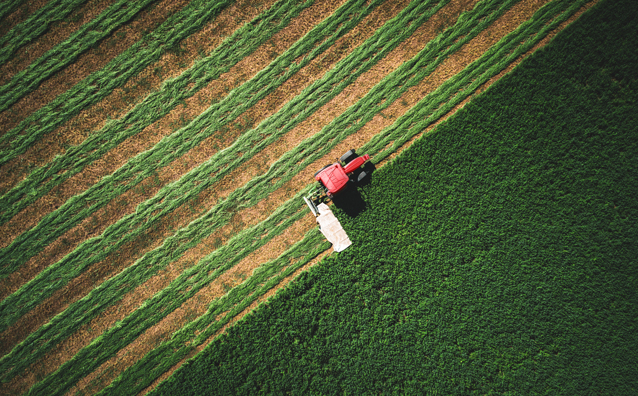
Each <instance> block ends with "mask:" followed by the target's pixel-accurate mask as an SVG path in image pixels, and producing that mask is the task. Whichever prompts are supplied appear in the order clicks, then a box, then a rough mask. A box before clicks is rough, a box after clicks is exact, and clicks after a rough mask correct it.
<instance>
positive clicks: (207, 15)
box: [0, 0, 231, 166]
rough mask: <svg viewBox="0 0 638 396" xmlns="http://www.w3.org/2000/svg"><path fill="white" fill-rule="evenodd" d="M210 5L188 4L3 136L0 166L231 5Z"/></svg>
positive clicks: (197, 0)
mask: <svg viewBox="0 0 638 396" xmlns="http://www.w3.org/2000/svg"><path fill="white" fill-rule="evenodd" d="M211 2H212V0H193V1H191V2H190V3H189V4H188V5H187V6H186V7H184V8H183V9H181V10H180V11H179V12H178V13H176V14H173V15H171V16H170V17H169V18H168V19H167V20H166V21H165V22H164V23H162V24H161V25H160V26H159V27H158V28H157V29H155V30H154V31H153V32H151V33H150V34H149V35H148V36H146V37H144V38H143V39H142V40H140V41H138V42H137V43H135V44H134V45H133V46H132V47H130V48H129V49H127V50H126V51H124V52H123V53H122V54H120V55H118V56H117V57H115V59H113V60H112V61H111V62H109V63H108V65H107V66H106V67H104V68H102V69H100V70H98V71H96V72H94V73H92V74H91V75H89V76H88V77H86V78H85V79H84V80H82V81H81V82H79V83H78V84H76V85H74V86H73V87H72V88H71V89H69V90H68V91H66V92H64V93H63V94H61V95H59V96H58V97H56V98H55V99H54V100H53V101H51V102H50V103H49V104H47V105H46V106H44V107H42V108H41V109H39V110H37V111H35V112H34V113H32V114H31V115H29V116H28V117H27V118H26V119H25V120H23V121H22V122H20V124H19V125H18V126H16V127H15V128H13V129H11V130H10V131H8V132H7V133H5V134H3V135H2V136H1V137H0V148H2V155H1V156H0V166H2V165H4V164H5V163H7V162H8V161H10V160H12V159H13V158H15V157H16V156H18V155H20V154H22V153H24V152H25V151H26V150H27V149H28V148H29V147H30V146H31V145H32V144H33V143H34V142H36V141H37V140H38V139H40V137H41V136H43V135H45V134H47V133H50V132H51V131H53V130H54V129H55V128H57V127H58V126H60V125H62V124H63V123H65V122H67V121H68V120H70V119H71V118H72V117H73V116H75V115H77V114H78V113H79V112H80V111H81V110H83V109H84V108H86V107H88V106H91V105H93V104H95V103H97V102H98V101H100V100H102V99H103V98H104V97H106V96H107V95H108V94H109V93H111V92H112V91H113V90H114V89H115V88H117V87H120V86H122V85H123V84H124V83H125V82H126V81H128V79H129V78H130V77H132V76H134V75H136V74H137V73H139V72H140V71H141V70H143V69H144V68H145V67H146V66H148V65H149V64H151V63H153V62H155V61H157V60H158V59H159V58H160V56H161V55H162V54H163V53H164V51H166V49H167V48H172V47H175V46H176V45H177V44H178V43H179V42H180V41H181V40H183V39H184V38H186V37H188V36H190V35H191V34H193V33H194V32H195V31H197V30H199V29H200V28H201V27H202V26H203V25H204V24H205V23H207V22H208V21H210V20H212V19H213V18H215V17H216V16H217V15H218V14H219V13H220V12H221V10H223V9H224V8H225V7H226V6H227V5H228V4H230V3H231V1H230V0H227V1H216V2H215V3H214V4H213V5H212V6H211V4H210V3H211Z"/></svg>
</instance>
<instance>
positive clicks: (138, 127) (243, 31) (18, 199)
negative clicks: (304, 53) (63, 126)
mask: <svg viewBox="0 0 638 396" xmlns="http://www.w3.org/2000/svg"><path fill="white" fill-rule="evenodd" d="M311 4H312V1H305V2H302V1H300V0H283V1H280V2H278V3H276V4H275V5H273V7H271V8H270V9H268V10H266V11H264V12H263V13H262V14H260V15H259V16H257V17H256V18H254V19H253V21H251V22H250V23H247V24H245V25H244V26H242V27H241V28H240V29H238V30H237V31H236V32H234V33H233V34H232V35H231V36H230V37H228V38H227V39H226V40H224V42H223V43H222V44H221V45H220V46H219V47H217V48H216V49H215V50H213V51H212V52H211V53H210V54H209V55H208V56H206V57H205V58H203V59H201V60H198V61H196V62H195V64H194V65H193V66H192V67H191V68H190V69H188V70H187V71H185V72H184V73H182V74H181V75H179V76H178V77H175V78H173V79H170V80H168V81H166V82H165V83H163V84H162V86H161V87H160V89H159V90H158V91H156V92H153V93H151V94H150V95H149V96H147V97H146V98H145V99H144V100H143V101H142V102H141V103H139V104H138V105H136V106H135V107H134V108H133V109H131V110H130V111H129V112H128V113H127V114H126V115H125V116H124V117H122V118H120V119H117V120H110V121H108V122H107V123H106V125H105V126H104V127H102V128H101V129H100V130H98V131H96V132H95V133H93V134H91V135H90V136H89V137H88V138H87V139H86V140H85V141H84V142H82V143H81V144H80V145H78V146H74V147H71V148H69V149H68V150H67V151H66V152H65V153H64V154H63V155H60V156H56V157H55V158H54V159H53V161H51V162H50V163H48V164H46V165H45V166H42V167H39V168H37V169H35V170H34V171H32V172H31V173H30V174H29V175H28V176H27V177H26V178H25V179H24V180H22V181H21V182H20V183H18V184H17V185H16V186H14V187H13V188H12V189H11V190H10V191H8V192H7V193H6V194H4V195H3V196H2V197H0V206H2V207H3V208H6V209H3V210H2V214H0V225H2V224H6V223H7V222H8V221H9V220H10V219H11V218H13V216H15V215H16V214H17V213H19V212H20V211H21V210H23V209H24V208H26V207H27V206H29V205H31V204H33V203H34V202H36V201H37V200H38V199H39V198H41V197H42V196H44V195H45V194H47V193H48V192H50V191H51V190H52V189H53V188H55V187H56V186H58V185H60V184H61V183H63V182H64V181H65V180H67V179H68V178H70V177H72V176H73V175H75V174H77V173H79V172H81V171H82V170H83V169H84V168H85V167H86V166H88V165H89V164H91V163H92V162H93V161H95V160H97V159H98V158H100V157H101V156H103V155H104V154H105V153H106V152H108V151H109V150H111V149H113V148H115V147H117V145H119V144H120V143H121V142H123V141H125V140H126V139H128V138H130V137H131V136H134V135H136V134H137V133H139V132H141V131H142V130H143V129H144V128H146V127H148V126H149V125H151V124H152V123H153V122H155V121H157V120H159V119H160V118H162V117H163V116H165V115H166V114H168V113H169V112H170V111H172V110H173V109H175V107H177V106H178V105H179V104H182V103H184V100H186V99H188V98H189V97H191V96H193V95H195V93H197V92H198V91H199V90H201V89H202V88H203V87H205V86H206V85H208V84H209V83H210V82H211V81H213V80H215V79H217V78H219V76H220V75H221V74H223V73H225V72H227V71H228V70H230V68H231V67H233V66H234V65H236V64H237V63H238V62H239V61H241V60H242V59H244V58H245V57H246V56H248V55H250V54H251V53H252V52H254V50H255V49H256V48H258V47H259V46H260V45H261V44H263V43H264V42H265V41H266V40H268V39H270V38H271V37H272V36H273V35H274V34H275V33H277V32H278V31H280V30H281V29H283V28H284V27H285V26H287V25H288V24H289V22H290V20H291V19H292V18H294V17H295V16H297V15H298V14H299V13H300V12H301V11H302V10H303V9H305V8H307V7H309V6H310V5H311ZM191 11H192V10H191ZM219 11H221V8H220V9H219V10H217V12H219ZM184 12H187V10H185V11H184ZM199 19H201V18H199ZM207 19H208V18H207ZM187 22H188V21H187ZM181 25H183V26H184V27H185V31H189V34H191V33H192V31H191V29H192V25H189V24H188V23H184V24H181ZM171 27H172V25H171ZM175 30H177V29H175ZM157 33H159V32H157ZM157 37H158V38H159V37H160V35H159V34H157ZM179 37H182V38H183V37H185V36H181V35H180V36H179ZM180 40H181V38H180ZM158 44H159V42H158ZM166 45H168V46H170V45H171V44H170V42H169V43H166ZM155 50H157V48H155Z"/></svg>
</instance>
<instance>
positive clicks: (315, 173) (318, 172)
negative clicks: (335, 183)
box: [315, 165, 330, 177]
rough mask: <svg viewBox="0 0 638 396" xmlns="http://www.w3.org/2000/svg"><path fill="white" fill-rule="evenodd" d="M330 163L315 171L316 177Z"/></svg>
mask: <svg viewBox="0 0 638 396" xmlns="http://www.w3.org/2000/svg"><path fill="white" fill-rule="evenodd" d="M329 166H330V165H326V166H324V167H323V168H321V169H319V170H318V171H317V172H316V173H315V177H317V175H318V174H320V173H321V171H322V170H324V169H326V168H327V167H329Z"/></svg>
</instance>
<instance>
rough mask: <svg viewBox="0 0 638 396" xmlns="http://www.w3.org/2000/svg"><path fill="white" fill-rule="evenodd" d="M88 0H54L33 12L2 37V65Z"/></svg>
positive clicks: (0, 12) (0, 38)
mask: <svg viewBox="0 0 638 396" xmlns="http://www.w3.org/2000/svg"><path fill="white" fill-rule="evenodd" d="M87 1H88V0H66V1H62V0H52V1H49V2H48V3H46V4H45V5H44V7H42V8H40V9H39V10H37V11H36V12H35V13H33V14H31V15H30V16H29V18H27V19H26V20H25V21H23V22H21V23H19V24H18V25H17V26H15V27H14V28H13V29H11V30H10V31H9V32H8V33H7V34H5V35H4V36H2V37H0V65H3V64H4V63H6V62H7V61H8V60H9V59H11V57H12V56H13V54H15V53H16V51H17V50H18V49H19V48H20V47H22V46H24V45H25V44H27V43H30V42H31V41H33V40H35V39H36V38H38V37H39V36H41V35H42V34H44V32H46V30H47V29H48V28H49V26H50V25H51V24H53V23H55V22H58V21H62V20H64V18H65V17H66V16H67V15H69V14H70V13H71V12H73V11H74V10H75V9H76V8H77V7H79V6H81V5H82V4H84V3H86V2H87ZM0 15H2V11H0Z"/></svg>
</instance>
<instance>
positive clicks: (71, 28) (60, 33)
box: [0, 0, 115, 85]
mask: <svg viewBox="0 0 638 396" xmlns="http://www.w3.org/2000/svg"><path fill="white" fill-rule="evenodd" d="M113 3H115V0H90V1H87V2H86V3H85V4H84V5H83V6H81V7H80V8H78V9H77V10H75V11H73V12H72V13H70V14H69V15H68V16H67V17H66V18H65V20H64V21H60V22H56V23H53V24H51V25H50V26H49V29H47V31H46V32H45V33H44V34H43V35H42V36H40V37H38V38H37V39H36V41H34V42H32V43H29V44H27V45H25V46H24V47H22V48H20V49H19V50H18V51H17V52H16V53H15V54H14V56H13V58H12V59H11V60H10V61H9V62H7V63H6V64H4V65H2V66H1V67H0V85H4V84H6V83H8V82H9V81H10V80H11V79H12V78H13V76H15V75H16V73H18V72H19V71H21V70H24V69H25V68H26V67H27V66H29V65H30V64H31V63H33V61H35V60H36V59H38V58H39V57H40V56H42V55H43V54H44V53H45V52H47V51H49V50H50V49H51V48H53V47H55V46H56V45H58V44H60V43H61V42H63V41H64V40H66V39H68V38H69V36H71V34H73V33H74V32H75V31H77V30H78V29H79V28H80V26H82V25H84V24H85V23H87V22H89V21H91V20H92V19H93V18H95V17H96V16H98V15H100V14H101V13H102V12H103V11H104V10H106V9H107V8H108V7H109V6H111V5H112V4H113Z"/></svg>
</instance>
